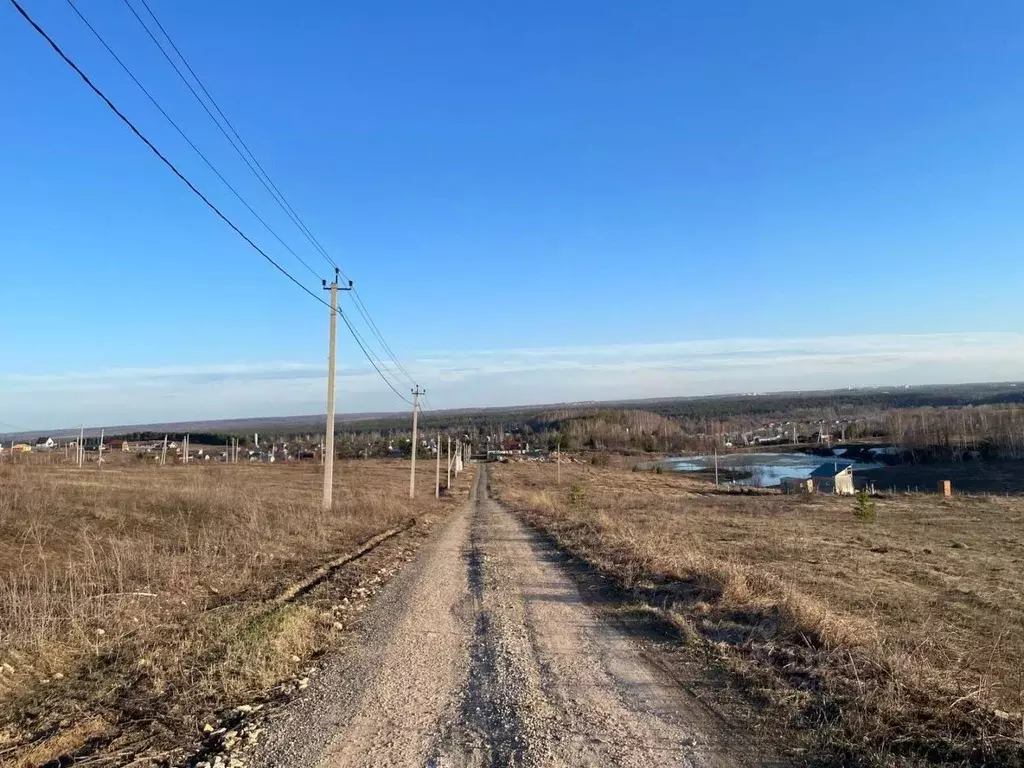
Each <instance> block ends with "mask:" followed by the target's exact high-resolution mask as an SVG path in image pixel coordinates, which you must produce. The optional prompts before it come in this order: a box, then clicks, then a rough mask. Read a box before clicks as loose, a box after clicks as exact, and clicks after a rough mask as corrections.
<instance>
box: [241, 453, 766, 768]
mask: <svg viewBox="0 0 1024 768" xmlns="http://www.w3.org/2000/svg"><path fill="white" fill-rule="evenodd" d="M486 478H487V475H486V468H485V467H484V466H481V467H480V468H479V471H478V473H477V482H476V486H475V488H474V491H473V494H472V497H471V499H470V501H469V503H468V504H467V505H466V506H465V508H464V509H463V510H461V511H460V513H459V514H457V515H456V516H455V517H453V518H452V519H451V520H450V521H449V522H448V523H447V524H446V525H445V526H444V527H443V528H442V529H441V530H439V531H438V532H437V534H436V535H435V536H434V538H433V539H432V540H431V541H430V542H428V544H427V545H426V546H425V547H424V548H423V550H422V551H421V553H420V555H419V557H418V558H417V560H416V561H415V562H413V563H410V564H409V566H407V567H406V568H405V569H403V571H402V572H401V574H400V575H399V576H398V577H397V578H396V579H394V580H393V581H392V582H391V583H390V584H389V585H388V587H387V588H386V589H385V590H384V591H383V592H382V593H381V594H380V595H379V596H378V597H377V599H376V600H375V602H374V605H373V607H372V608H371V609H370V610H369V611H368V612H367V613H366V615H365V617H364V620H363V621H362V622H361V625H360V628H359V629H358V630H357V637H356V639H355V642H354V644H353V646H352V647H351V648H349V649H348V650H347V651H346V652H345V653H343V654H341V655H340V657H339V658H337V659H334V660H332V661H331V662H330V663H328V665H327V666H326V668H325V669H324V671H323V672H322V673H321V674H319V675H318V676H316V678H314V681H313V682H312V684H311V685H310V686H309V688H308V689H307V691H306V692H305V694H304V695H303V697H301V698H300V699H298V700H297V701H295V702H293V703H292V704H291V705H289V706H288V707H287V709H286V710H285V711H284V713H283V715H282V716H280V717H278V718H276V720H275V721H274V722H272V723H271V724H270V725H269V726H268V727H267V729H266V730H265V731H264V739H263V742H262V744H261V746H260V748H259V750H258V752H257V754H255V755H253V759H252V760H251V762H250V765H260V766H266V767H267V768H270V766H275V767H281V768H283V766H300V765H301V766H332V767H333V766H338V767H343V766H377V767H379V768H386V767H387V768H391V767H392V766H402V767H403V768H404V767H405V766H436V767H437V768H443V767H447V766H452V767H454V766H509V765H511V766H520V765H521V766H556V767H558V766H566V767H568V766H636V767H637V768H639V767H640V766H750V765H767V764H768V761H767V759H766V758H764V757H762V756H760V754H759V753H758V752H757V750H756V749H755V748H754V747H753V746H752V743H751V742H749V741H748V740H747V739H746V738H745V736H744V731H743V724H742V723H728V722H725V721H724V720H723V719H722V717H721V716H719V715H716V714H715V713H714V712H713V711H712V710H710V709H709V708H706V707H705V706H703V705H702V704H701V703H700V702H698V700H697V699H696V698H694V697H693V696H692V695H690V694H688V693H687V692H686V691H685V690H684V689H683V688H682V687H680V686H679V685H678V684H677V683H675V682H674V681H672V680H670V679H668V678H667V677H665V675H664V674H663V673H661V672H660V671H659V670H658V668H657V667H655V666H653V665H652V664H650V663H648V662H647V661H646V660H645V656H644V654H643V653H642V651H641V649H640V648H639V647H637V645H636V643H635V641H634V640H633V639H632V638H631V637H630V636H628V635H627V634H626V632H625V631H624V630H623V629H622V628H621V627H620V626H618V625H617V624H616V623H614V622H611V621H609V620H607V619H606V618H603V617H602V615H601V614H600V613H599V612H597V611H595V610H594V609H593V608H592V607H591V606H589V605H588V604H587V602H586V601H585V600H584V599H583V597H581V595H580V592H579V589H578V588H577V586H576V582H575V581H574V580H573V579H572V577H571V576H570V575H569V574H567V573H566V572H564V571H563V570H562V568H561V566H559V565H558V562H557V561H558V557H557V553H555V552H553V551H551V550H550V549H549V547H548V546H547V545H546V544H544V543H543V542H542V541H541V540H540V539H539V538H538V537H536V536H535V535H534V534H533V533H532V532H530V531H529V530H528V529H526V528H525V527H524V526H523V525H522V524H521V523H520V522H519V521H518V519H517V518H515V517H514V516H513V515H511V514H510V513H508V512H507V511H505V510H504V509H502V508H501V507H500V506H499V505H498V504H497V503H496V502H494V501H492V500H490V499H488V498H487V479H486ZM772 762H774V761H772Z"/></svg>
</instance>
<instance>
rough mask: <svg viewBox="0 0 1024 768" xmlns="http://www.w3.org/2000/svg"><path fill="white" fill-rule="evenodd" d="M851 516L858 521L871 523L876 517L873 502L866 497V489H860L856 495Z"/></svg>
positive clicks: (869, 497)
mask: <svg viewBox="0 0 1024 768" xmlns="http://www.w3.org/2000/svg"><path fill="white" fill-rule="evenodd" d="M853 514H854V516H856V517H857V519H859V520H865V521H867V522H873V521H874V519H875V516H876V512H875V502H874V501H872V500H871V496H869V495H868V491H867V488H861V489H860V491H859V492H858V493H857V503H856V506H854V508H853Z"/></svg>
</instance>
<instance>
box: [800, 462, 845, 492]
mask: <svg viewBox="0 0 1024 768" xmlns="http://www.w3.org/2000/svg"><path fill="white" fill-rule="evenodd" d="M811 480H812V481H813V482H814V489H815V490H816V491H818V492H819V493H838V494H844V495H849V494H852V493H854V488H853V464H851V463H849V462H839V461H830V462H828V463H827V464H822V465H821V466H820V467H818V468H817V469H816V470H814V471H813V472H811Z"/></svg>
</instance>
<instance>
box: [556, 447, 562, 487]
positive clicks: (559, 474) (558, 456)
mask: <svg viewBox="0 0 1024 768" xmlns="http://www.w3.org/2000/svg"><path fill="white" fill-rule="evenodd" d="M555 461H556V462H557V465H558V469H557V470H556V475H557V478H558V479H557V480H556V481H555V485H561V484H562V440H561V438H559V440H558V442H557V443H555Z"/></svg>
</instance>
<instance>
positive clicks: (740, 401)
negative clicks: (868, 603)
mask: <svg viewBox="0 0 1024 768" xmlns="http://www.w3.org/2000/svg"><path fill="white" fill-rule="evenodd" d="M419 423H420V430H421V437H422V438H424V439H427V440H429V439H431V438H433V437H435V436H436V435H438V434H440V435H441V436H442V440H444V439H446V438H447V437H452V438H453V439H455V438H463V439H469V440H470V441H471V442H472V443H473V445H474V447H475V448H476V449H483V448H486V447H490V448H498V447H500V448H505V449H525V448H527V447H529V448H531V449H533V448H540V449H553V448H554V447H555V446H556V445H561V447H562V449H563V450H566V451H574V450H616V451H631V452H632V451H641V452H681V451H703V450H710V449H711V448H712V447H724V446H725V445H726V444H727V441H728V440H734V441H735V440H737V439H739V438H738V436H742V435H744V434H749V433H752V432H753V431H755V430H759V429H764V428H765V427H766V426H767V425H770V424H776V425H778V424H783V423H785V424H793V425H798V426H799V433H800V435H802V436H806V435H809V434H810V433H811V432H812V431H813V432H814V433H815V434H817V432H818V430H819V429H822V427H823V430H824V431H826V432H827V433H828V435H829V436H830V437H833V438H835V439H838V438H839V437H840V436H842V437H844V438H846V439H858V438H859V439H876V440H878V441H888V442H892V443H894V444H896V445H900V446H903V447H904V449H905V450H907V451H911V452H917V453H918V454H923V452H931V453H934V452H935V451H936V450H938V451H939V452H940V453H944V454H948V455H950V456H954V457H956V456H962V455H966V453H967V452H972V453H978V452H982V453H985V454H987V455H1000V456H1002V455H1010V456H1015V457H1016V456H1020V457H1024V384H1021V385H1018V384H1015V383H1004V384H967V385H947V386H928V387H912V388H903V387H899V388H896V387H893V388H873V389H856V390H834V391H825V392H793V393H774V394H767V395H728V396H715V397H699V398H692V397H691V398H666V399H657V400H639V401H619V402H604V403H593V404H590V403H588V404H573V405H565V406H535V407H522V408H496V409H474V410H452V411H425V412H423V413H421V415H420V422H419ZM819 425H822V426H821V427H819ZM204 426H207V427H209V426H214V425H212V424H210V423H209V422H208V423H207V424H205V425H204ZM248 426H250V425H247V424H246V423H245V422H238V421H235V422H232V423H231V424H230V427H231V428H230V429H225V430H223V431H217V430H207V431H202V432H192V433H190V436H189V440H190V442H191V444H192V445H211V446H215V445H224V444H225V443H226V442H228V440H230V439H231V438H232V437H237V438H239V442H240V444H241V445H242V446H247V447H252V441H253V433H254V432H256V431H258V432H259V435H260V443H261V445H263V444H264V443H267V442H275V441H276V442H289V443H293V444H294V443H304V444H312V445H316V444H317V443H318V441H319V440H320V439H321V435H322V434H323V429H324V427H323V423H322V422H320V423H317V422H315V421H313V420H312V419H311V420H310V423H308V424H303V423H301V421H300V420H297V419H295V418H289V419H282V420H281V421H280V422H278V423H277V424H276V425H275V423H274V422H273V421H272V420H270V419H258V420H253V422H252V424H251V427H253V429H247V427H248ZM336 433H337V439H338V450H339V455H342V456H387V455H391V456H394V455H407V454H408V452H409V439H410V437H411V418H410V417H409V416H408V415H404V414H403V415H397V414H395V415H386V416H370V417H361V418H358V419H346V420H342V421H339V422H338V424H337V430H336ZM184 434H185V433H184V431H181V430H179V431H178V432H176V433H170V434H169V439H171V440H175V441H180V440H181V439H182V437H183V436H184ZM119 436H120V437H125V438H127V439H129V440H141V441H154V442H156V441H162V440H163V437H164V432H162V431H160V432H157V431H138V432H131V433H128V434H123V435H119Z"/></svg>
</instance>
